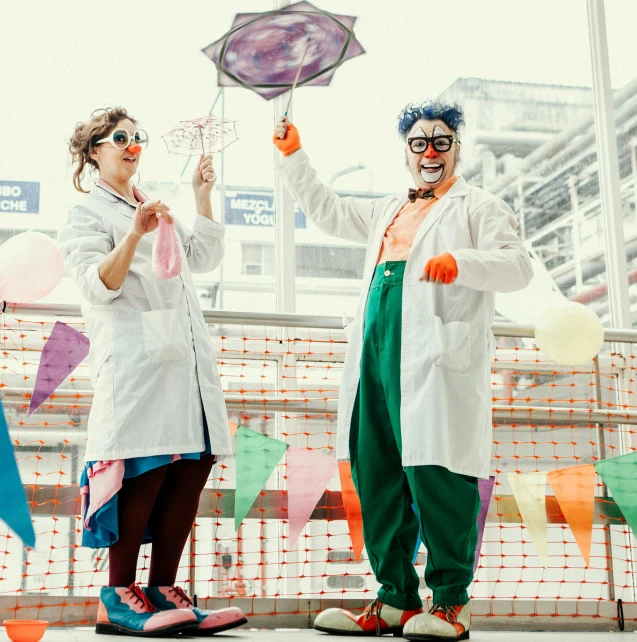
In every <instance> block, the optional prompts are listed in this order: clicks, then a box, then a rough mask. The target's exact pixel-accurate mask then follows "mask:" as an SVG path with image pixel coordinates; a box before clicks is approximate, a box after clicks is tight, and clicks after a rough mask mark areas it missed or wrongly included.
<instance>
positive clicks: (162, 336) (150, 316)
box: [142, 310, 189, 361]
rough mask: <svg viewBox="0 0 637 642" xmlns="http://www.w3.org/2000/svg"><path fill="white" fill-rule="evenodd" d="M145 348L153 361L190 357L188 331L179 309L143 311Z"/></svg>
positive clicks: (177, 359)
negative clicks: (180, 316)
mask: <svg viewBox="0 0 637 642" xmlns="http://www.w3.org/2000/svg"><path fill="white" fill-rule="evenodd" d="M142 326H143V330H144V350H145V351H146V354H147V355H148V356H149V357H150V358H151V359H152V360H153V361H182V360H184V359H186V358H187V357H188V349H189V345H188V333H187V332H186V329H185V327H184V325H183V324H182V322H181V319H180V318H179V312H178V311H177V310H151V311H150V312H142Z"/></svg>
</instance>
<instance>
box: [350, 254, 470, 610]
mask: <svg viewBox="0 0 637 642" xmlns="http://www.w3.org/2000/svg"><path fill="white" fill-rule="evenodd" d="M404 270H405V262H404V261H396V262H387V263H383V264H381V265H379V266H378V267H377V268H376V271H375V273H374V278H373V280H372V284H371V287H370V291H369V296H368V300H367V308H366V311H365V324H364V330H363V352H362V358H361V370H360V384H359V388H358V394H357V397H356V403H355V405H354V412H353V415H352V423H351V433H350V444H349V445H350V457H351V461H352V477H353V479H354V484H355V486H356V490H357V491H358V495H359V497H360V501H361V507H362V513H363V536H364V539H365V546H366V549H367V554H368V555H369V561H370V564H371V567H372V570H373V571H374V575H375V576H376V579H377V580H378V582H379V583H380V584H381V585H382V588H381V589H380V591H379V593H378V597H379V598H380V600H381V602H383V603H384V604H389V605H390V606H393V607H395V608H398V609H404V610H412V609H417V608H419V607H420V606H422V601H421V599H420V596H419V594H418V588H419V579H418V575H417V573H416V570H415V568H414V565H413V558H414V552H415V547H416V543H417V539H418V534H419V531H420V535H421V538H422V541H423V542H424V544H425V546H426V548H427V553H428V555H427V566H426V569H425V581H426V583H427V586H428V587H429V588H430V589H432V590H433V601H434V603H435V604H448V605H460V604H466V603H467V602H468V601H469V597H468V595H467V587H468V586H469V584H470V583H471V580H472V579H473V562H474V555H475V548H476V544H477V540H478V526H477V517H478V513H479V511H480V495H479V492H478V480H477V478H475V477H468V476H466V475H460V474H458V473H452V472H450V471H449V470H447V469H446V468H443V467H441V466H408V467H406V468H403V465H402V460H401V452H402V440H401V431H400V345H401V324H402V323H401V318H402V291H403V288H402V283H403V273H404ZM423 287H425V284H423ZM429 287H432V286H429ZM435 287H444V286H435ZM436 429H437V427H436V426H422V430H436ZM458 447H462V445H461V444H458ZM412 504H414V505H415V509H416V511H417V513H418V515H417V514H416V512H414V508H413V507H412Z"/></svg>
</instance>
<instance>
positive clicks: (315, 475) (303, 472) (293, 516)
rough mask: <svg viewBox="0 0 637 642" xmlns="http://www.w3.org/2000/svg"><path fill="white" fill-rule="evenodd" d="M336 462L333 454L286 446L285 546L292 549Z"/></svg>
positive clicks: (331, 475) (330, 477) (328, 480)
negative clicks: (287, 532)
mask: <svg viewBox="0 0 637 642" xmlns="http://www.w3.org/2000/svg"><path fill="white" fill-rule="evenodd" d="M337 468H338V462H337V461H336V459H334V457H329V456H327V455H322V454H321V453H317V452H314V451H311V450H303V449H301V448H296V447H295V446H290V447H289V448H288V450H287V477H288V519H289V520H290V542H289V545H288V548H289V549H293V548H294V545H295V544H296V540H297V539H298V538H299V535H300V534H301V531H302V530H303V528H304V526H305V524H306V523H307V521H308V520H309V519H310V515H311V514H312V511H313V510H314V508H315V506H316V504H317V502H318V501H319V499H321V496H322V495H323V493H324V492H325V489H326V488H327V485H328V484H329V483H330V480H331V479H332V477H334V473H335V472H336V469H337Z"/></svg>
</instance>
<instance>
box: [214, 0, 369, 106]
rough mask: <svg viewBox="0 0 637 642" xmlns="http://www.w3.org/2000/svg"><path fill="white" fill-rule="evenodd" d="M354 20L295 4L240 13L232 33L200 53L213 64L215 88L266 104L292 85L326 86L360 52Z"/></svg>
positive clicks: (309, 6) (299, 3) (307, 3)
mask: <svg viewBox="0 0 637 642" xmlns="http://www.w3.org/2000/svg"><path fill="white" fill-rule="evenodd" d="M355 22H356V17H355V16H341V15H335V14H332V13H328V12H327V11H323V10H322V9H319V8H318V7H315V6H314V5H313V4H311V3H309V2H297V3H296V4H292V5H289V6H287V7H284V8H282V9H277V10H275V11H266V12H265V13H240V14H237V15H236V16H235V19H234V22H233V24H232V29H230V31H228V33H226V34H225V35H224V36H222V37H221V38H220V39H219V40H217V41H216V42H213V43H212V44H210V45H208V46H207V47H206V48H205V49H203V52H204V53H205V54H206V55H207V56H208V57H209V58H210V59H211V60H212V62H214V63H215V65H216V66H217V69H218V72H219V78H218V84H219V86H220V87H245V88H247V89H252V90H253V91H255V92H256V93H257V94H259V95H260V96H263V98H265V99H266V100H270V99H271V98H275V97H276V96H279V95H281V94H283V93H285V92H286V91H288V90H289V89H292V88H293V86H294V85H295V79H296V78H297V75H298V83H296V84H298V85H299V86H309V85H329V84H330V81H331V80H332V76H333V75H334V72H335V71H336V69H337V68H338V67H339V66H340V65H342V64H343V63H344V62H345V61H346V60H349V59H350V58H354V57H355V56H360V55H361V54H363V53H365V50H364V49H363V47H362V46H361V44H360V43H359V42H358V40H356V36H355V35H354V31H353V27H354V23H355Z"/></svg>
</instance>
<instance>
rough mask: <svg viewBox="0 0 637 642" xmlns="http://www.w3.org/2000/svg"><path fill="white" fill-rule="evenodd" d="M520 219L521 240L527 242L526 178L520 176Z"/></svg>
mask: <svg viewBox="0 0 637 642" xmlns="http://www.w3.org/2000/svg"><path fill="white" fill-rule="evenodd" d="M518 217H519V219H520V239H521V240H522V242H524V241H526V218H525V214H524V177H522V176H518Z"/></svg>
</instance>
